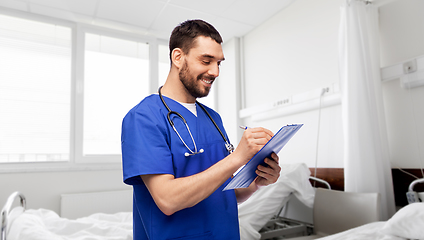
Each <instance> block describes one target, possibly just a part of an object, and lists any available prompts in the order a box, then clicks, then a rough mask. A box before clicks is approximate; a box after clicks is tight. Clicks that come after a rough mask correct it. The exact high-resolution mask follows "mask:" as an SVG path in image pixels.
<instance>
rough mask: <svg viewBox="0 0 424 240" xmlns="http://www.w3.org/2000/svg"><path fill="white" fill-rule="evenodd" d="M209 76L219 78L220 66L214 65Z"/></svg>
mask: <svg viewBox="0 0 424 240" xmlns="http://www.w3.org/2000/svg"><path fill="white" fill-rule="evenodd" d="M208 74H209V75H210V76H214V77H218V76H219V64H212V65H211V67H210V68H209V71H208Z"/></svg>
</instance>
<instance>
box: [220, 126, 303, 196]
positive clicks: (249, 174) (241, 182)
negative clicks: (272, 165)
mask: <svg viewBox="0 0 424 240" xmlns="http://www.w3.org/2000/svg"><path fill="white" fill-rule="evenodd" d="M302 126H303V124H293V125H287V126H284V127H282V128H281V129H280V130H278V132H277V133H276V134H274V136H273V137H272V138H271V139H270V140H269V141H268V142H267V143H266V144H265V145H264V146H263V147H262V148H261V150H259V152H257V153H256V154H255V156H253V157H252V159H250V161H249V162H248V163H247V164H246V165H244V167H243V168H242V169H241V170H240V171H239V172H238V173H237V174H236V175H235V176H234V177H233V178H232V179H231V181H230V182H229V183H228V184H227V186H225V188H224V189H223V190H222V191H225V190H230V189H236V188H247V187H248V186H249V185H250V184H251V183H252V182H253V180H255V178H256V177H257V175H256V173H255V171H256V169H257V167H258V165H259V164H264V159H265V158H267V157H270V156H271V154H272V153H273V152H275V153H277V154H278V153H279V152H280V150H281V149H282V148H283V147H284V146H285V145H286V144H287V142H288V141H289V140H290V139H291V138H292V137H293V136H294V135H295V134H296V133H297V131H299V129H300V128H301V127H302Z"/></svg>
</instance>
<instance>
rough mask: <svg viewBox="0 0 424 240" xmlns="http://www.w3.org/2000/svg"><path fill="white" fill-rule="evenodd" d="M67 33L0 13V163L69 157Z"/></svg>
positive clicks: (69, 54) (61, 27)
mask: <svg viewBox="0 0 424 240" xmlns="http://www.w3.org/2000/svg"><path fill="white" fill-rule="evenodd" d="M71 35H72V31H71V28H69V27H64V26H58V25H54V24H48V23H42V22H38V21H32V20H25V19H20V18H15V17H10V16H4V15H0V53H1V54H0V66H1V67H0V116H1V117H0V162H3V163H4V162H8V163H10V162H12V163H13V162H40V161H43V162H46V161H69V156H70V126H71V124H70V119H71V117H70V110H71V61H72V56H71V55H72V54H71V53H72V51H71V50H72V49H71Z"/></svg>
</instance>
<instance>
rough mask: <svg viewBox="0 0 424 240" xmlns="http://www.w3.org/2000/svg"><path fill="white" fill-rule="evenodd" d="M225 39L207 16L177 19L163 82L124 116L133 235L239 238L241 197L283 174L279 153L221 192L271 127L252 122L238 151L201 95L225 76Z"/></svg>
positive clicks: (124, 157)
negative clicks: (242, 183) (247, 179)
mask: <svg viewBox="0 0 424 240" xmlns="http://www.w3.org/2000/svg"><path fill="white" fill-rule="evenodd" d="M221 43H222V39H221V36H220V34H219V33H218V31H217V30H216V29H215V28H214V27H213V26H212V25H210V24H209V23H206V22H204V21H202V20H188V21H186V22H183V23H181V24H180V25H178V26H177V27H176V28H175V29H174V30H173V32H172V34H171V37H170V41H169V48H170V58H171V63H172V64H171V69H170V72H169V75H168V77H167V79H166V82H165V84H164V86H163V87H162V88H160V89H159V91H158V92H159V94H152V95H150V96H148V97H146V98H145V99H143V100H142V101H141V102H140V103H139V104H138V105H136V106H135V107H134V108H133V109H131V110H130V111H129V112H128V114H127V115H126V116H125V118H124V120H123V123H122V161H123V174H124V182H125V183H126V184H130V185H132V186H133V189H134V194H133V217H134V226H133V228H134V239H135V240H141V239H150V240H154V239H181V240H182V239H219V240H222V239H231V240H233V239H240V234H239V224H238V213H237V203H240V202H243V201H244V200H246V199H247V198H248V197H250V196H251V195H252V193H254V192H255V191H256V190H258V189H259V188H260V187H261V186H266V185H269V184H271V183H275V182H276V181H277V179H278V177H279V174H280V167H279V164H278V156H277V155H276V154H275V153H273V154H272V156H271V158H267V159H265V163H266V164H267V166H266V167H265V166H258V169H257V171H256V174H257V175H258V177H257V178H256V179H255V181H253V182H252V184H251V185H250V186H249V187H248V188H243V189H235V190H227V191H222V190H223V188H224V186H225V185H226V184H227V183H228V182H229V181H230V179H231V177H232V176H233V173H234V172H235V171H236V170H237V169H239V168H240V167H241V166H243V165H244V164H246V163H247V162H248V161H249V160H250V159H251V158H252V157H253V156H254V155H255V154H256V153H257V152H258V151H259V150H260V149H261V148H262V147H263V146H264V145H265V144H266V143H267V142H268V140H269V139H271V137H272V136H273V133H272V132H271V131H269V130H267V129H264V128H248V129H246V130H245V131H244V133H243V136H242V138H241V140H240V143H239V144H238V147H237V148H236V149H235V150H234V152H232V151H231V149H230V150H227V148H226V144H225V141H224V140H223V139H224V137H225V138H226V139H228V137H227V134H226V132H225V130H224V127H223V125H222V121H221V118H220V116H219V114H218V113H216V112H215V111H214V110H212V109H210V108H208V107H206V106H203V108H202V106H201V104H200V103H198V102H196V99H197V98H200V97H205V96H207V95H208V93H209V91H210V89H211V87H212V84H213V83H214V81H215V79H216V77H218V75H219V67H220V64H221V62H222V61H224V54H223V51H222V47H221ZM185 122H186V123H187V126H186V125H185ZM213 122H215V124H216V126H215V124H214V123H213ZM173 126H174V127H175V129H174V128H173ZM219 131H221V132H222V133H223V136H221V134H220V132H219ZM231 152H232V153H231ZM230 153H231V154H230Z"/></svg>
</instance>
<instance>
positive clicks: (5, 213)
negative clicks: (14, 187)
mask: <svg viewBox="0 0 424 240" xmlns="http://www.w3.org/2000/svg"><path fill="white" fill-rule="evenodd" d="M17 198H19V202H20V206H21V207H22V208H23V210H24V211H25V210H26V199H25V196H24V195H23V194H22V193H20V192H14V193H12V194H11V195H10V196H9V197H8V198H7V201H6V204H5V205H4V207H3V209H2V210H1V237H0V239H1V240H6V235H7V224H8V216H9V213H10V210H11V209H12V206H13V203H14V202H15V200H16V199H17Z"/></svg>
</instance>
